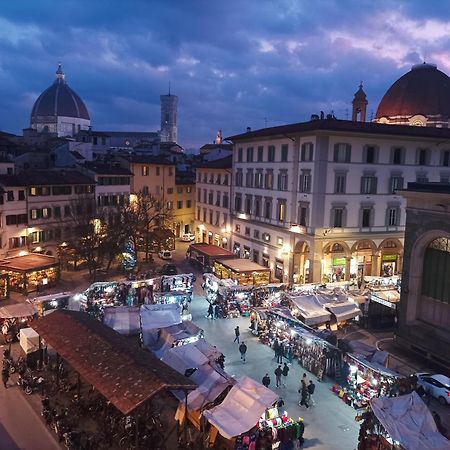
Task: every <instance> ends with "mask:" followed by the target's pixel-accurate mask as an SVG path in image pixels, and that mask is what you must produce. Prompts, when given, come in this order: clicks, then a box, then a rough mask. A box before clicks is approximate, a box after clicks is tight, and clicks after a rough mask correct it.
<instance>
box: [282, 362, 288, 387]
mask: <svg viewBox="0 0 450 450" xmlns="http://www.w3.org/2000/svg"><path fill="white" fill-rule="evenodd" d="M288 375H289V366H288V365H287V363H284V366H283V387H286V381H287V376H288Z"/></svg>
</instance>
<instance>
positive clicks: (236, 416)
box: [203, 376, 278, 439]
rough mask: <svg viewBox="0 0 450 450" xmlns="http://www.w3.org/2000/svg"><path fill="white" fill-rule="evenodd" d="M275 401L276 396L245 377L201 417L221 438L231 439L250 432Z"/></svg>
mask: <svg viewBox="0 0 450 450" xmlns="http://www.w3.org/2000/svg"><path fill="white" fill-rule="evenodd" d="M277 400H278V395H277V394H275V393H274V392H273V391H271V390H270V389H268V388H266V387H264V386H263V385H262V384H260V383H258V382H256V381H254V380H253V379H252V378H250V377H247V376H245V377H243V378H241V379H240V380H239V382H238V383H237V384H235V385H234V386H233V387H232V388H231V390H230V392H229V393H228V395H227V396H226V397H225V399H224V401H223V402H222V403H221V404H220V405H218V406H216V407H214V408H212V409H210V410H207V411H205V412H204V413H203V415H204V416H205V417H206V419H207V420H208V422H210V423H211V424H212V425H214V426H215V427H216V428H217V429H218V430H219V433H220V434H221V435H222V436H223V437H225V438H227V439H231V438H232V437H234V436H239V435H240V434H242V433H245V432H246V431H249V430H251V429H252V428H253V427H254V426H255V425H256V423H257V422H258V420H259V418H260V417H261V416H262V414H263V413H264V412H265V410H266V409H267V408H269V407H271V406H272V405H273V404H274V403H275V402H276V401H277Z"/></svg>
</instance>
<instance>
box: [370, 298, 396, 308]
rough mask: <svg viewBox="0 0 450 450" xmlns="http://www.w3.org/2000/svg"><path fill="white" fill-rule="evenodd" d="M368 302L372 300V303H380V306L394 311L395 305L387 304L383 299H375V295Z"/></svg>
mask: <svg viewBox="0 0 450 450" xmlns="http://www.w3.org/2000/svg"><path fill="white" fill-rule="evenodd" d="M370 300H373V301H374V302H377V303H380V305H384V306H387V307H388V308H392V309H395V306H396V305H395V303H391V302H388V301H387V300H385V299H384V298H380V297H377V296H376V295H371V296H370Z"/></svg>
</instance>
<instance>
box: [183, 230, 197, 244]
mask: <svg viewBox="0 0 450 450" xmlns="http://www.w3.org/2000/svg"><path fill="white" fill-rule="evenodd" d="M194 240H195V234H193V233H191V232H189V233H184V234H182V235H181V237H180V241H183V242H191V241H194Z"/></svg>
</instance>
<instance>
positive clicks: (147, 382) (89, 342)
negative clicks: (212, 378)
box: [30, 310, 197, 414]
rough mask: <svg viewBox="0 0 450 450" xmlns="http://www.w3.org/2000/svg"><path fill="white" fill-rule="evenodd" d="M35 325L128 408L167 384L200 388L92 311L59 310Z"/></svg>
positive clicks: (109, 395)
mask: <svg viewBox="0 0 450 450" xmlns="http://www.w3.org/2000/svg"><path fill="white" fill-rule="evenodd" d="M30 326H31V328H33V329H34V330H35V331H36V332H37V333H38V334H39V335H40V336H41V337H42V338H43V339H44V340H45V341H46V343H47V344H48V345H50V346H52V347H53V348H54V349H55V350H56V351H57V352H58V353H59V354H60V355H61V357H62V358H63V359H65V360H66V361H67V363H68V364H70V366H71V367H72V368H73V369H74V370H75V371H77V372H78V373H79V374H80V376H81V377H82V378H83V379H84V380H85V381H86V382H87V383H89V384H91V385H92V386H94V387H95V388H96V389H97V390H98V391H99V392H100V393H101V394H102V395H103V396H104V397H105V398H107V399H108V400H109V401H110V402H111V403H112V404H113V405H114V406H115V407H116V408H117V409H118V410H119V411H121V412H122V413H123V414H130V413H131V412H132V411H134V410H135V409H136V408H137V407H138V406H140V405H141V404H142V403H144V402H145V401H146V400H148V399H150V398H151V397H153V396H154V395H155V394H157V393H158V392H159V391H161V390H163V389H183V390H184V389H185V390H191V389H196V388H197V385H196V384H195V383H194V382H192V381H190V380H189V379H188V378H186V377H185V376H183V375H181V374H179V373H178V372H177V371H176V370H174V369H172V368H171V367H170V366H168V365H167V364H165V363H163V362H162V361H160V360H159V359H157V358H156V357H155V356H154V355H153V354H152V353H150V352H147V351H145V350H143V349H142V348H140V347H138V346H137V345H136V344H134V343H133V342H130V341H129V340H128V339H127V338H126V337H124V336H121V335H120V334H119V333H117V332H116V331H114V330H113V329H111V328H109V327H107V326H106V325H103V324H102V323H101V322H99V321H98V320H96V319H94V318H92V317H91V316H89V315H88V314H86V313H82V312H78V311H67V310H57V311H54V312H52V313H51V314H49V315H47V316H44V317H42V318H40V319H39V320H37V321H33V322H32V323H31V324H30Z"/></svg>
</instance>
